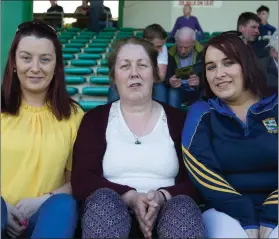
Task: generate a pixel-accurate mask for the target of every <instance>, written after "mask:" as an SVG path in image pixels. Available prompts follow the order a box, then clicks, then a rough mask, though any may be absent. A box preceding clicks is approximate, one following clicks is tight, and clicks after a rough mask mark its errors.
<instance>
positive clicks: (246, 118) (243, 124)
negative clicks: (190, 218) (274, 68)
mask: <svg viewBox="0 0 279 239" xmlns="http://www.w3.org/2000/svg"><path fill="white" fill-rule="evenodd" d="M204 53H205V54H204V62H205V67H204V68H205V69H204V71H205V76H206V77H205V79H206V80H205V81H206V82H205V91H206V96H207V98H208V102H205V101H203V102H202V101H199V102H196V103H195V104H194V105H192V107H191V109H190V111H189V113H188V116H187V119H186V122H185V126H184V130H183V136H182V149H183V153H184V162H185V166H186V167H187V169H188V173H189V175H190V177H191V179H192V181H193V182H194V183H195V185H196V186H197V187H198V189H199V190H200V192H201V194H202V195H203V197H204V199H205V201H206V206H207V207H206V211H205V212H204V213H203V219H204V223H205V226H206V231H207V236H208V237H210V238H278V226H277V225H278V138H277V137H278V127H277V124H278V95H277V93H275V94H272V93H268V91H267V89H266V84H265V81H266V79H265V77H264V74H263V72H262V71H261V70H260V67H259V65H258V61H257V58H256V57H255V55H254V53H253V50H252V49H251V48H250V46H248V45H246V44H245V42H244V41H243V40H242V39H241V37H240V36H239V35H237V34H236V33H232V32H231V33H223V34H222V35H219V36H217V37H215V38H213V39H211V40H210V41H209V42H208V44H207V46H206V48H205V51H204Z"/></svg>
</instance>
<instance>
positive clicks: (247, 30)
mask: <svg viewBox="0 0 279 239" xmlns="http://www.w3.org/2000/svg"><path fill="white" fill-rule="evenodd" d="M260 23H261V20H260V18H259V17H258V16H257V15H256V14H255V13H253V12H244V13H241V14H240V15H239V17H238V20H237V30H238V31H239V32H241V33H242V34H243V36H244V38H245V40H246V41H247V43H248V44H249V45H251V47H252V48H253V50H254V52H255V54H256V56H257V57H258V58H260V57H263V56H266V55H267V54H268V52H267V51H266V49H265V46H266V45H267V42H266V41H265V40H261V39H260V40H258V36H259V34H260V33H259V26H260Z"/></svg>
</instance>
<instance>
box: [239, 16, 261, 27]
mask: <svg viewBox="0 0 279 239" xmlns="http://www.w3.org/2000/svg"><path fill="white" fill-rule="evenodd" d="M250 21H255V22H257V23H258V24H260V23H261V19H260V18H259V17H258V16H257V14H255V13H253V12H243V13H241V14H240V15H239V17H238V19H237V30H239V29H238V28H239V26H246V25H247V24H248V23H249V22H250Z"/></svg>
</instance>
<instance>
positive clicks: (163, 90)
mask: <svg viewBox="0 0 279 239" xmlns="http://www.w3.org/2000/svg"><path fill="white" fill-rule="evenodd" d="M152 95H153V97H152V98H153V99H154V100H157V101H160V102H162V103H166V104H167V102H168V89H167V87H166V86H165V84H164V83H154V85H153V94H152ZM117 100H119V94H118V92H117V89H116V86H115V85H112V86H111V87H110V88H109V92H108V103H112V102H114V101H117Z"/></svg>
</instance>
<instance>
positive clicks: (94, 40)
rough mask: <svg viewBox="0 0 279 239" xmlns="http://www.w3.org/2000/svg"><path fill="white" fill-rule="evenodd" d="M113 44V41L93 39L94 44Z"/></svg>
mask: <svg viewBox="0 0 279 239" xmlns="http://www.w3.org/2000/svg"><path fill="white" fill-rule="evenodd" d="M110 42H111V39H93V40H92V43H107V44H109V43H110Z"/></svg>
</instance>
